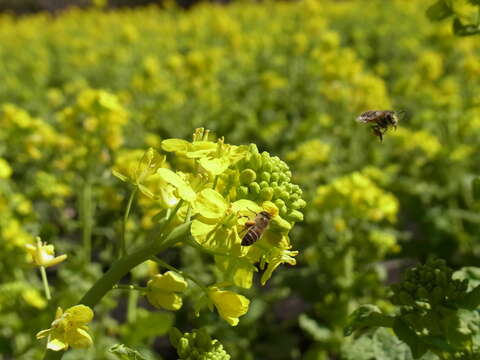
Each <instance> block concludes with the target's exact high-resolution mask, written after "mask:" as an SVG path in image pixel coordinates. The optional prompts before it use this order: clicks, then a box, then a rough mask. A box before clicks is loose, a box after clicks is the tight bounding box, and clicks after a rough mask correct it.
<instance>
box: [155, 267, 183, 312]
mask: <svg viewBox="0 0 480 360" xmlns="http://www.w3.org/2000/svg"><path fill="white" fill-rule="evenodd" d="M187 286H188V283H187V281H186V280H185V279H184V278H183V277H182V276H181V275H179V274H177V273H175V272H173V271H167V272H166V273H165V274H163V275H161V274H157V275H155V276H154V277H153V278H152V279H151V280H149V281H148V283H147V294H146V295H147V299H148V301H149V302H150V304H152V305H153V306H155V307H156V308H158V309H162V308H163V309H166V310H171V311H176V310H178V309H180V308H181V307H182V304H183V302H182V298H181V297H180V295H178V294H177V293H180V292H184V291H185V289H186V288H187Z"/></svg>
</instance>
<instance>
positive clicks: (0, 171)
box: [0, 158, 13, 179]
mask: <svg viewBox="0 0 480 360" xmlns="http://www.w3.org/2000/svg"><path fill="white" fill-rule="evenodd" d="M12 172H13V171H12V168H11V167H10V165H9V164H8V162H7V161H6V160H5V159H3V158H0V179H8V178H9V177H10V176H11V175H12Z"/></svg>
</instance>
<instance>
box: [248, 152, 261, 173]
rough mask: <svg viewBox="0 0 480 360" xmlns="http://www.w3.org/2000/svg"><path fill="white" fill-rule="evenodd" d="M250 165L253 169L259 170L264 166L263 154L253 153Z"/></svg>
mask: <svg viewBox="0 0 480 360" xmlns="http://www.w3.org/2000/svg"><path fill="white" fill-rule="evenodd" d="M250 166H251V167H252V169H253V170H259V169H261V167H262V156H261V155H260V154H253V155H252V156H251V157H250Z"/></svg>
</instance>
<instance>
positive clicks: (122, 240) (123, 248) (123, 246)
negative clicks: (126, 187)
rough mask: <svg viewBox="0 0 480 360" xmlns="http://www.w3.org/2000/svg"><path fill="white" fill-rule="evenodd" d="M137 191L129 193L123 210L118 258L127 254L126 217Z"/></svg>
mask: <svg viewBox="0 0 480 360" xmlns="http://www.w3.org/2000/svg"><path fill="white" fill-rule="evenodd" d="M137 189H138V188H135V189H133V191H132V192H131V193H130V197H129V198H128V203H127V208H126V209H125V214H124V215H123V223H122V233H121V237H120V249H119V250H120V251H119V253H120V257H123V256H125V254H126V253H127V245H126V241H125V237H126V234H127V221H128V216H129V215H130V210H131V208H132V204H133V199H134V198H135V195H136V193H137Z"/></svg>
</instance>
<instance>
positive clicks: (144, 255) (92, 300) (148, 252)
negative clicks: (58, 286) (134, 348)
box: [43, 222, 191, 360]
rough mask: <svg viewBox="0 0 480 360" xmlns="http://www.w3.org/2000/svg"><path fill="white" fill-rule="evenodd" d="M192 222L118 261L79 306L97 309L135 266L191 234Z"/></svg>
mask: <svg viewBox="0 0 480 360" xmlns="http://www.w3.org/2000/svg"><path fill="white" fill-rule="evenodd" d="M190 224H191V223H190V222H187V223H184V224H181V225H179V226H177V227H176V228H174V229H173V230H172V231H171V232H170V233H169V235H168V236H167V237H166V238H165V239H163V240H162V241H149V242H147V243H146V244H145V245H143V246H142V247H140V248H139V249H138V250H136V251H134V252H132V253H131V254H128V255H126V256H125V257H123V258H120V259H118V260H116V261H115V262H114V263H113V264H112V266H111V267H110V269H109V270H108V271H107V272H106V273H105V274H103V276H102V277H101V278H100V279H98V281H97V282H96V283H95V284H94V285H93V286H92V287H91V288H90V290H88V291H87V293H86V294H85V295H84V296H83V297H82V298H81V299H80V301H79V302H78V304H83V305H86V306H89V307H91V308H93V307H95V305H97V304H98V302H99V301H100V300H101V299H102V298H103V297H104V296H105V294H107V293H108V292H109V291H110V290H111V289H112V288H113V287H114V285H115V284H117V283H118V282H119V281H120V279H121V278H122V277H123V276H125V275H126V274H128V272H129V271H130V270H131V269H133V268H134V267H135V266H137V265H139V264H141V263H143V262H144V261H146V260H148V259H150V258H151V257H152V255H155V254H157V253H159V252H162V251H163V250H165V249H167V248H169V247H170V246H172V245H174V244H175V243H177V242H179V241H181V240H182V238H184V237H185V236H187V235H188V234H189V233H190ZM62 356H63V352H55V351H51V350H48V351H47V352H46V354H45V357H44V358H43V359H44V360H58V359H61V358H62Z"/></svg>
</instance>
